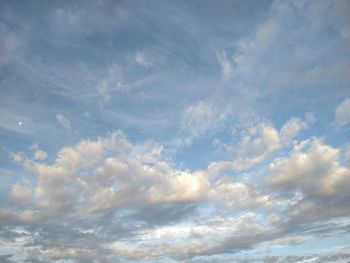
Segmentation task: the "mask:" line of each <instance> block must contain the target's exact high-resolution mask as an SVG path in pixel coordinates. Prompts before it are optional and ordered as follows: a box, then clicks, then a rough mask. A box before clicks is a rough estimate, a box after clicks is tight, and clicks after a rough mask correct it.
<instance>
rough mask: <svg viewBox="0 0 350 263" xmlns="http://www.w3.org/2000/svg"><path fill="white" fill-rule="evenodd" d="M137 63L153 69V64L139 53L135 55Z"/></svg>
mask: <svg viewBox="0 0 350 263" xmlns="http://www.w3.org/2000/svg"><path fill="white" fill-rule="evenodd" d="M135 62H136V63H137V64H138V65H140V66H142V67H145V68H148V67H151V66H152V65H153V63H152V62H151V61H150V60H149V59H148V58H147V57H146V55H145V54H144V53H141V52H137V53H136V55H135Z"/></svg>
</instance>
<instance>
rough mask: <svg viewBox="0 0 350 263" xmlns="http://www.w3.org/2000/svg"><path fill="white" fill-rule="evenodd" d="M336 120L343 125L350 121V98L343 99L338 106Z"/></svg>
mask: <svg viewBox="0 0 350 263" xmlns="http://www.w3.org/2000/svg"><path fill="white" fill-rule="evenodd" d="M335 121H336V123H337V124H338V125H341V126H343V125H347V124H349V123H350V98H346V99H345V100H343V101H342V102H341V103H340V104H339V105H338V107H337V108H336V110H335Z"/></svg>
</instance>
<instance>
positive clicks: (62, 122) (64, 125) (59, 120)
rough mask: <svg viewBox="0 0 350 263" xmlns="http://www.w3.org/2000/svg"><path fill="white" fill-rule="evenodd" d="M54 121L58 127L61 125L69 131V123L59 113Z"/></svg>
mask: <svg viewBox="0 0 350 263" xmlns="http://www.w3.org/2000/svg"><path fill="white" fill-rule="evenodd" d="M56 120H57V121H58V123H59V124H60V125H62V127H63V128H65V129H66V130H68V131H70V130H71V125H70V121H69V120H68V119H67V118H66V117H64V116H63V115H62V114H61V113H58V114H56Z"/></svg>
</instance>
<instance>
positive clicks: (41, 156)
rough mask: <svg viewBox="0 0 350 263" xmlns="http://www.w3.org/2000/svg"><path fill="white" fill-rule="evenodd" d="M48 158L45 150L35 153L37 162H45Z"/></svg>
mask: <svg viewBox="0 0 350 263" xmlns="http://www.w3.org/2000/svg"><path fill="white" fill-rule="evenodd" d="M46 157H47V153H46V152H44V151H43V150H40V149H38V150H36V151H35V153H34V159H35V160H45V159H46Z"/></svg>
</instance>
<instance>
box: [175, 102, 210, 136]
mask: <svg viewBox="0 0 350 263" xmlns="http://www.w3.org/2000/svg"><path fill="white" fill-rule="evenodd" d="M214 118H215V113H214V110H213V108H212V107H211V105H209V104H208V103H206V102H204V101H199V102H198V103H196V104H194V105H191V106H189V107H188V108H187V109H186V110H185V111H184V112H183V116H182V127H183V129H184V130H185V131H188V132H190V133H191V134H192V135H193V136H195V137H196V136H200V135H202V134H204V133H205V132H207V131H208V130H209V129H210V128H211V127H212V124H213V122H214Z"/></svg>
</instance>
